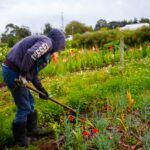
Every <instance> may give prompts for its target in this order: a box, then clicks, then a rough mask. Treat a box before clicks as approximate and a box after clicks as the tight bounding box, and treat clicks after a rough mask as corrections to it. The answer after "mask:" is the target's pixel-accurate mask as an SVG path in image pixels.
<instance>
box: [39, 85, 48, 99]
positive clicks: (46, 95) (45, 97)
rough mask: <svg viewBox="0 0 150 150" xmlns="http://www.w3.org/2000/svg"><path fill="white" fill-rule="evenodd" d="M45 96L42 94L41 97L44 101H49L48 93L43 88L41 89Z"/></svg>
mask: <svg viewBox="0 0 150 150" xmlns="http://www.w3.org/2000/svg"><path fill="white" fill-rule="evenodd" d="M39 90H40V91H41V92H42V93H43V94H45V95H42V94H39V97H40V98H42V99H46V100H47V99H48V92H47V91H46V90H45V89H44V88H43V87H42V88H40V89H39Z"/></svg>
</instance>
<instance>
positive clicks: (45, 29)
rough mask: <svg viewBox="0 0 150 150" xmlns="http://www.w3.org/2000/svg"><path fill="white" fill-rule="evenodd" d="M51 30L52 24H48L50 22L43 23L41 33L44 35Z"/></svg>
mask: <svg viewBox="0 0 150 150" xmlns="http://www.w3.org/2000/svg"><path fill="white" fill-rule="evenodd" d="M51 30H52V26H51V25H50V23H46V24H45V28H44V30H43V34H44V35H48V33H49V32H50V31H51Z"/></svg>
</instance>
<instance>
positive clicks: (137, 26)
mask: <svg viewBox="0 0 150 150" xmlns="http://www.w3.org/2000/svg"><path fill="white" fill-rule="evenodd" d="M143 26H145V27H150V25H149V23H136V24H128V25H125V26H124V27H121V28H120V30H136V29H138V28H141V27H143Z"/></svg>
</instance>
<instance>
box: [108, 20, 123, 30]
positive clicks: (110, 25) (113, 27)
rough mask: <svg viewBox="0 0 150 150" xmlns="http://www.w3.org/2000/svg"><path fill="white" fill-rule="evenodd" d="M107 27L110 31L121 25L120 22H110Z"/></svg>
mask: <svg viewBox="0 0 150 150" xmlns="http://www.w3.org/2000/svg"><path fill="white" fill-rule="evenodd" d="M108 26H109V28H110V29H115V28H117V27H121V26H122V25H121V22H119V21H111V22H109V23H108Z"/></svg>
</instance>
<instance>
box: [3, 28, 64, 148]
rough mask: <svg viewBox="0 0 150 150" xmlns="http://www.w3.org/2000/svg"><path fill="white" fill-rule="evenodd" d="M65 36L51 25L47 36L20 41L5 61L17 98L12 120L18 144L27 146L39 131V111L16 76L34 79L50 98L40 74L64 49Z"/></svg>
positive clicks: (6, 75) (5, 73)
mask: <svg viewBox="0 0 150 150" xmlns="http://www.w3.org/2000/svg"><path fill="white" fill-rule="evenodd" d="M64 48H65V36H64V34H63V33H62V32H61V31H60V30H58V29H52V31H51V32H50V33H49V34H48V36H44V35H40V36H28V37H26V38H24V39H22V40H21V41H19V42H17V43H16V44H15V45H14V46H13V47H12V49H11V50H10V51H9V53H8V54H7V56H6V60H5V61H4V62H3V64H2V75H3V79H4V81H5V83H6V84H7V86H8V88H9V90H10V91H11V94H12V96H13V98H14V101H15V104H16V107H17V111H16V116H15V119H14V121H13V125H12V130H13V136H14V139H15V141H16V143H17V144H19V145H20V146H27V145H28V144H29V138H28V136H27V135H32V134H34V133H36V132H37V131H38V128H37V112H36V111H35V110H34V98H33V96H32V94H31V93H30V91H29V90H28V89H27V88H26V87H25V86H17V85H16V84H15V79H19V80H20V82H21V83H22V84H26V83H27V82H28V81H31V82H32V83H33V85H34V86H35V87H36V88H37V89H38V90H40V91H41V92H43V93H44V94H45V96H43V95H39V97H40V98H43V99H47V98H48V93H47V91H46V90H45V89H44V87H43V86H42V84H41V82H40V80H39V79H38V77H37V75H38V72H39V71H40V70H41V69H43V68H44V67H45V66H46V65H47V64H48V63H49V61H50V57H51V55H52V54H53V53H54V52H57V51H58V50H64Z"/></svg>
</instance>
